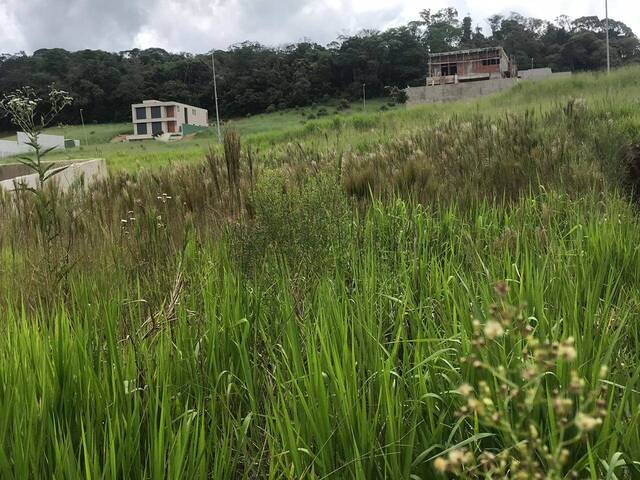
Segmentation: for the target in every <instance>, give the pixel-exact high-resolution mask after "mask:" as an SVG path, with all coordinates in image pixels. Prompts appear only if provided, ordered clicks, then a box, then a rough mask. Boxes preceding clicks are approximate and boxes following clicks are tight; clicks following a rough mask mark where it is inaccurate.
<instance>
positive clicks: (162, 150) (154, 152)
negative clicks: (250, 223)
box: [4, 99, 399, 171]
mask: <svg viewBox="0 0 640 480" xmlns="http://www.w3.org/2000/svg"><path fill="white" fill-rule="evenodd" d="M338 104H339V102H338V101H332V102H329V103H327V104H323V105H317V106H310V107H306V108H299V109H296V110H286V111H282V112H276V113H269V114H262V115H253V116H250V117H247V118H241V119H233V120H228V121H225V122H223V129H236V130H238V131H239V132H240V133H241V134H242V135H243V137H245V138H247V139H248V140H249V141H250V142H251V140H250V139H251V138H252V137H255V140H254V141H253V143H256V144H262V143H263V142H264V140H263V139H264V138H265V137H266V138H267V139H268V138H270V137H272V136H283V137H288V136H297V135H298V134H299V133H298V132H300V131H301V130H302V131H303V130H304V129H305V127H306V128H307V129H309V128H313V125H314V124H315V123H316V122H317V119H322V118H329V119H331V120H333V119H338V118H339V119H348V118H350V117H353V116H358V115H362V114H363V112H364V111H363V105H362V103H358V102H354V103H351V104H348V105H349V108H347V109H344V110H338V109H337V107H338ZM381 109H383V110H385V111H394V110H398V109H399V107H398V106H391V105H389V103H388V101H385V100H384V99H372V100H369V101H368V102H367V110H366V112H364V113H366V114H367V115H368V114H371V113H376V112H381V111H382V110H381ZM210 115H212V114H211V113H210ZM211 119H214V117H213V115H212V116H211ZM307 125H309V127H307ZM132 128H133V127H132V125H131V124H129V123H118V124H97V125H96V124H87V125H86V126H85V128H84V129H83V128H82V126H80V125H60V126H56V127H52V128H49V129H47V131H46V133H48V134H52V135H63V136H64V137H65V138H72V139H77V140H80V142H81V144H82V146H81V147H80V148H79V149H73V150H67V151H65V152H54V153H53V154H51V155H50V158H51V159H53V160H71V159H76V158H105V159H106V160H107V163H108V165H109V168H110V169H111V170H112V171H118V170H128V171H135V170H138V169H140V168H142V167H151V168H157V167H162V166H167V165H175V164H183V163H188V162H197V161H202V160H203V159H204V156H205V153H206V152H207V150H208V149H209V148H210V147H213V148H219V147H218V146H217V134H216V129H215V128H213V127H212V128H209V129H207V130H205V131H203V132H200V133H198V134H197V135H196V136H195V138H190V139H187V140H184V141H180V142H175V143H170V144H167V143H162V142H156V141H152V140H150V141H140V142H131V143H111V140H112V139H113V138H114V137H116V136H118V135H126V134H130V133H132ZM7 135H9V134H7ZM11 161H12V160H11V158H7V159H4V162H5V163H9V162H11Z"/></svg>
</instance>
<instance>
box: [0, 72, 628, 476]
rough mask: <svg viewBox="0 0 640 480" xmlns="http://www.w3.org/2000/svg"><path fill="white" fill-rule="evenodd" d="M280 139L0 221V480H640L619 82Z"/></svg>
mask: <svg viewBox="0 0 640 480" xmlns="http://www.w3.org/2000/svg"><path fill="white" fill-rule="evenodd" d="M355 109H356V107H355V106H354V107H352V111H353V110H355ZM376 110H378V109H376ZM293 115H294V114H293V113H291V112H290V113H286V114H284V115H280V114H278V113H274V114H271V115H269V116H260V117H257V118H251V119H245V120H242V121H238V122H236V123H235V126H236V128H237V130H239V131H240V135H237V134H234V133H233V132H232V131H230V132H229V133H227V135H226V138H225V145H224V146H212V149H211V150H209V143H210V138H211V132H208V133H207V134H206V135H202V136H199V137H197V138H194V139H192V140H189V141H187V142H184V143H180V144H171V145H158V144H156V143H141V144H122V145H108V144H105V143H102V144H96V145H95V146H92V145H90V146H89V147H86V148H85V149H83V150H82V152H79V153H81V154H82V155H84V154H86V155H87V156H96V155H99V156H105V157H106V158H107V159H108V161H109V165H110V168H111V170H112V173H113V174H112V176H111V178H110V179H108V180H106V181H104V182H101V183H99V184H97V185H95V186H93V187H91V188H90V189H89V190H88V191H82V190H80V189H78V190H77V191H72V192H70V193H68V194H66V195H60V194H58V193H57V192H55V190H54V189H51V190H50V191H48V192H47V198H48V201H49V203H48V204H47V205H50V206H51V208H50V209H49V210H47V211H46V212H43V211H42V210H41V209H38V208H37V203H36V202H35V201H34V199H33V195H31V194H29V193H28V192H26V193H24V194H20V195H18V201H17V203H16V201H15V199H14V198H13V197H12V196H10V195H4V196H3V197H0V198H1V200H0V225H2V227H3V228H2V230H0V256H1V258H2V262H0V299H1V302H0V311H1V312H2V317H3V318H4V319H5V321H4V323H3V329H4V335H2V337H1V339H0V385H2V386H3V387H2V389H0V407H1V408H0V440H1V441H2V445H3V449H2V452H1V454H0V476H2V477H3V478H41V477H45V478H48V477H56V478H140V479H142V478H202V479H205V478H217V479H228V478H247V479H249V478H273V479H283V478H310V479H330V478H332V479H333V478H345V479H351V478H357V479H363V480H365V479H372V478H393V479H395V478H412V479H415V480H417V479H423V480H427V479H431V478H438V476H439V475H443V476H449V477H452V478H453V477H460V478H514V479H515V478H551V479H561V478H593V479H598V478H610V479H613V478H620V479H622V478H639V477H640V463H639V462H640V409H639V408H638V405H640V362H638V358H639V357H638V356H639V352H640V321H639V320H640V318H639V315H640V310H639V308H640V307H639V306H640V251H639V250H638V246H639V245H640V224H639V221H638V212H637V207H636V204H635V201H634V190H635V187H636V186H637V177H636V176H635V174H634V172H635V169H634V165H635V164H636V163H637V161H639V160H640V148H639V147H634V145H636V144H637V143H638V142H639V141H640V69H638V68H635V69H625V70H620V71H617V72H615V73H614V74H612V75H611V76H609V77H607V76H604V75H578V76H575V77H574V78H571V79H566V80H551V81H548V82H543V83H537V84H526V83H523V84H521V85H519V86H518V87H516V88H515V89H513V90H511V91H509V92H506V93H504V94H501V95H498V96H495V97H490V98H485V99H482V100H480V101H477V102H469V103H460V104H450V105H435V106H426V107H423V108H418V109H413V110H402V109H397V110H395V111H391V112H379V111H376V112H375V113H374V112H369V113H355V112H354V114H352V115H346V114H342V115H329V116H327V117H326V118H325V117H323V118H321V119H315V120H310V121H307V122H306V123H305V124H302V123H299V122H300V120H299V119H297V118H293V119H292V118H291V116H293ZM279 120H282V123H280V124H278V121H279ZM87 128H94V129H95V133H93V134H90V135H94V137H95V138H96V139H98V138H101V139H102V141H103V142H104V141H106V140H107V138H108V136H109V135H111V133H113V132H118V131H119V130H120V126H113V127H87ZM122 128H124V127H122ZM109 129H111V130H109ZM99 132H100V133H99ZM243 132H244V133H243ZM73 133H74V134H75V135H76V136H79V137H80V139H82V135H81V132H80V131H78V130H74V131H73ZM96 143H97V140H96ZM92 148H95V150H91V149H92ZM140 167H153V168H140ZM636 167H637V166H636Z"/></svg>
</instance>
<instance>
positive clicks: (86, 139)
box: [80, 109, 89, 147]
mask: <svg viewBox="0 0 640 480" xmlns="http://www.w3.org/2000/svg"><path fill="white" fill-rule="evenodd" d="M80 121H81V122H82V133H83V134H84V143H86V145H87V147H88V146H89V139H88V138H87V131H86V130H85V128H84V116H83V115H82V109H80Z"/></svg>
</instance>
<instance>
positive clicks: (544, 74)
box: [518, 68, 571, 81]
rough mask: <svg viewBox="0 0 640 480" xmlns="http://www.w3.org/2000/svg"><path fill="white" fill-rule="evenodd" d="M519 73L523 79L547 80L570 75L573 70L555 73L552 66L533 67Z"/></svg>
mask: <svg viewBox="0 0 640 480" xmlns="http://www.w3.org/2000/svg"><path fill="white" fill-rule="evenodd" d="M518 75H519V76H520V78H521V79H522V80H532V81H536V80H546V79H548V78H559V77H570V76H571V72H556V73H553V72H552V71H551V69H550V68H533V69H530V70H521V71H520V72H518Z"/></svg>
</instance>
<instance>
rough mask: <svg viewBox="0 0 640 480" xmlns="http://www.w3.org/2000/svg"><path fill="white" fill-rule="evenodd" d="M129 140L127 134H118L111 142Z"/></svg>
mask: <svg viewBox="0 0 640 480" xmlns="http://www.w3.org/2000/svg"><path fill="white" fill-rule="evenodd" d="M126 141H127V135H116V136H115V137H113V138H112V139H111V141H110V143H125V142H126Z"/></svg>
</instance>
